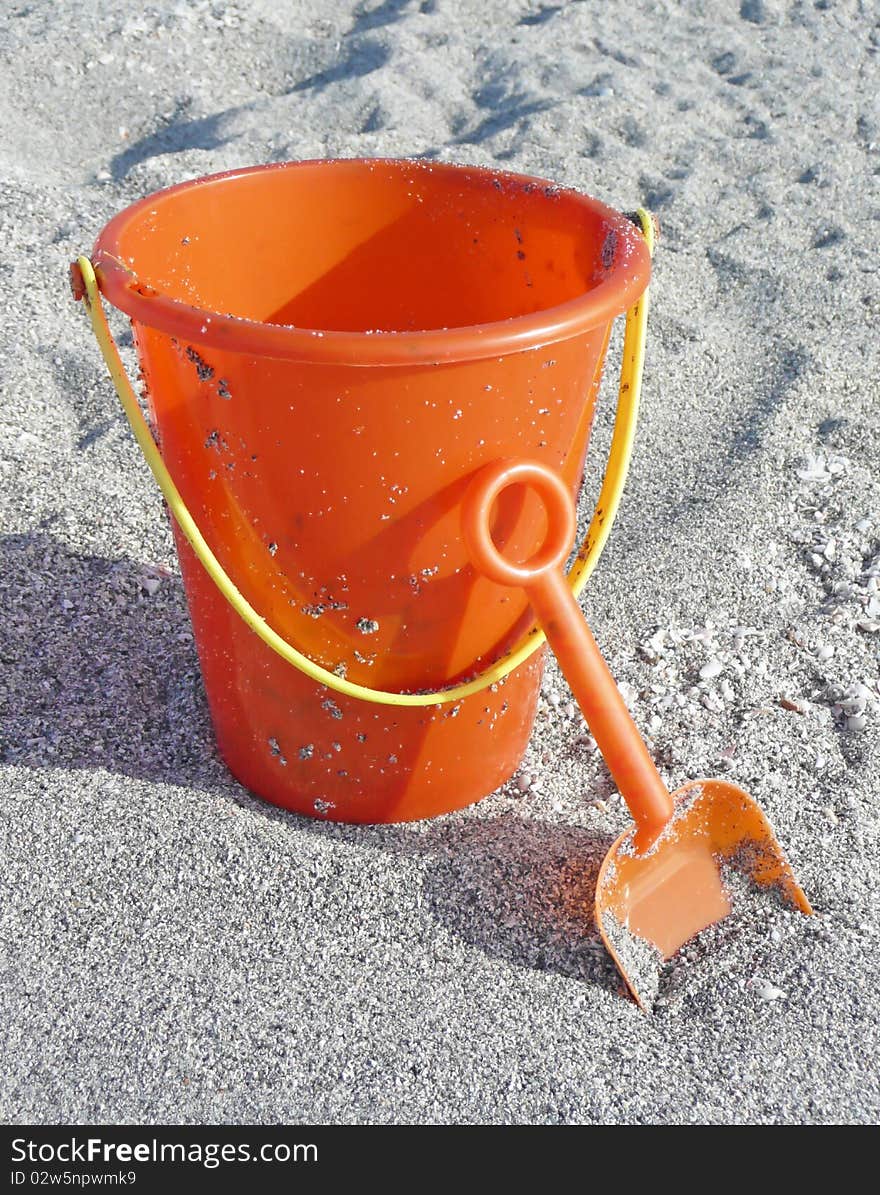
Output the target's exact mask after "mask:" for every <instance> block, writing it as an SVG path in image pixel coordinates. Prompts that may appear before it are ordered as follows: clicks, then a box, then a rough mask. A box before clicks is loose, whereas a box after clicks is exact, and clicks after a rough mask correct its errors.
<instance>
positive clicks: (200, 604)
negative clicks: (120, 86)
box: [93, 160, 650, 821]
mask: <svg viewBox="0 0 880 1195" xmlns="http://www.w3.org/2000/svg"><path fill="white" fill-rule="evenodd" d="M93 260H94V263H95V266H96V272H97V274H98V278H99V282H100V285H101V289H102V291H103V293H104V294H105V296H106V297H107V298H108V299H109V300H110V301H111V302H113V303H114V304H115V305H116V306H117V307H119V308H120V309H121V310H123V311H125V312H126V313H127V314H128V315H129V316H131V317H132V322H133V327H134V333H135V339H136V345H137V349H138V353H139V356H140V362H141V368H142V371H143V375H144V379H145V383H146V389H147V397H148V403H149V408H150V414H151V419H152V423H153V426H154V428H155V432H156V435H157V438H158V441H159V444H160V447H161V451H162V454H163V457H164V459H165V462H166V464H167V466H168V468H169V469H170V471H171V473H172V475H173V476H174V478H175V480H176V482H177V485H178V487H179V489H180V491H181V494H182V497H183V499H184V500H185V502H186V504H187V505H188V506H189V508H190V510H191V511H192V513H193V515H194V516H195V517H196V519H197V520H198V522H199V524H200V526H201V528H202V530H203V532H204V534H205V536H206V538H207V539H208V541H209V543H210V544H211V546H212V548H213V550H214V552H215V553H216V555H217V557H218V558H219V560H220V562H221V564H222V565H223V567H224V568H225V569H226V570H227V571H228V572H229V573H230V575H231V576H232V577H233V578H234V580H235V582H236V584H237V585H238V587H239V588H240V589H241V591H242V593H243V594H244V596H245V597H246V598H247V600H248V601H249V602H250V603H251V604H252V605H253V606H254V607H255V608H256V609H257V610H259V611H260V613H261V614H262V615H263V616H264V617H265V618H266V619H267V621H268V622H269V623H270V625H272V626H273V627H274V628H275V629H276V630H277V631H278V632H279V634H281V635H283V636H284V637H285V638H286V639H288V640H289V641H290V642H292V643H294V644H296V645H297V646H298V647H299V648H300V649H301V650H302V651H304V652H305V653H306V654H307V655H309V656H311V657H312V658H313V659H315V660H317V661H318V662H320V663H322V664H323V665H324V666H325V667H328V668H331V669H341V670H345V674H346V675H347V676H349V677H350V678H352V679H354V680H356V681H358V682H360V683H363V684H368V685H371V686H374V687H381V688H386V689H391V690H395V689H397V690H419V689H428V688H436V687H443V686H444V685H446V684H450V683H453V682H455V681H457V680H460V679H464V678H466V677H468V676H470V675H472V674H474V673H475V672H477V671H478V670H479V669H480V668H481V667H483V666H484V665H485V664H486V663H489V662H491V661H493V660H495V659H498V658H499V657H500V656H502V655H503V654H504V653H505V652H506V651H507V650H509V649H510V648H511V647H512V646H513V645H514V644H515V643H516V641H517V640H518V639H519V638H520V637H521V636H522V635H523V634H524V633H525V631H526V630H527V629H528V627H529V625H530V621H531V612H530V609H529V605H528V600H527V598H526V596H525V595H524V594H519V593H512V592H511V591H510V589H509V588H508V587H506V586H502V585H498V584H496V583H494V582H492V581H490V580H488V579H487V578H485V577H482V576H479V575H478V574H477V573H476V572H475V571H474V569H473V567H472V566H471V564H470V561H469V558H468V556H467V552H466V549H465V546H464V543H463V541H462V536H461V528H460V507H461V500H462V497H463V494H464V492H465V489H466V488H467V485H468V481H469V479H470V477H471V476H472V475H473V473H474V471H475V470H477V469H479V468H480V467H481V466H483V465H485V463H486V462H488V461H492V460H495V459H497V458H498V457H499V456H506V455H510V454H512V453H513V454H528V455H529V456H533V457H536V458H538V459H539V460H542V461H544V462H545V463H546V464H547V465H548V466H550V467H551V468H552V469H553V470H555V471H558V472H559V474H560V475H561V476H562V478H563V479H564V484H565V485H566V487H567V489H568V492H569V495H573V494H574V493H576V491H577V488H578V486H579V484H580V480H581V474H582V470H583V464H584V456H585V453H586V449H587V442H588V437H589V429H590V425H591V421H592V416H593V408H594V404H595V399H596V392H597V389H598V385H599V380H600V376H601V370H602V364H603V358H604V351H605V346H606V344H607V338H608V331H609V324H610V320H611V319H612V318H613V317H614V316H616V315H617V314H620V313H622V312H623V311H624V310H625V309H626V308H627V307H628V306H629V305H631V303H632V302H633V300H634V299H635V297H637V295H638V294H639V293H640V292H641V290H643V289H644V287H645V285H646V284H647V281H648V275H649V272H650V262H649V259H648V254H647V250H646V248H645V245H644V241H643V239H642V238H641V236H640V234H639V233H638V232H637V231H636V229H635V228H633V227H632V226H631V225H630V224H629V222H628V221H627V220H626V219H625V218H624V217H622V216H620V215H619V214H618V213H616V212H613V211H612V210H611V209H608V208H606V207H605V206H604V205H602V204H599V203H597V202H596V201H594V200H590V199H588V198H586V197H584V196H581V195H578V194H575V193H573V192H567V191H560V190H559V188H555V187H553V186H552V185H550V184H547V183H545V182H543V181H542V180H536V179H527V178H523V177H520V176H512V175H505V174H497V173H495V172H492V171H488V170H480V169H471V168H461V167H453V166H445V165H443V166H441V165H434V164H425V163H412V162H397V161H358V160H351V161H338V162H307V163H300V164H292V165H286V166H280V167H265V168H259V169H256V170H251V171H243V172H238V173H232V174H228V175H222V176H216V177H214V178H212V179H207V180H200V181H197V182H194V183H187V184H184V185H182V186H180V187H175V188H171V189H170V190H169V191H166V192H161V193H159V194H157V195H153V196H150V197H149V198H147V199H145V200H143V201H141V202H140V203H138V204H136V205H134V207H132V208H129V209H128V210H127V211H125V212H123V213H121V214H120V215H119V216H117V217H116V218H115V219H114V220H113V221H112V222H111V223H110V224H109V225H108V226H107V228H106V229H105V230H104V232H103V233H102V234H101V236H100V237H99V238H98V242H97V244H96V246H95V251H94V255H93ZM499 511H500V514H499V517H500V519H501V520H502V523H503V526H504V531H505V537H506V541H507V542H508V543H509V544H510V545H511V547H512V550H514V551H515V552H519V553H521V554H522V555H523V556H527V555H529V554H530V553H531V552H532V551H533V550H534V548H535V547H536V546H537V545H538V544H539V543H540V541H541V539H542V537H543V534H544V515H543V510H542V507H541V504H540V502H538V500H537V499H536V498H535V497H534V495H530V494H526V493H521V494H514V493H510V494H507V495H505V496H504V498H503V499H502V501H501V502H500V503H499ZM177 539H178V551H179V554H180V560H181V568H182V572H183V577H184V582H185V585H186V590H187V597H188V600H189V605H190V611H191V615H192V620H193V627H194V631H195V637H196V643H197V647H198V651H199V656H200V661H201V666H202V673H203V677H204V680H205V687H206V691H207V695H208V701H209V704H210V707H211V713H212V717H213V720H214V725H215V730H216V734H217V739H218V743H219V746H220V750H221V752H222V753H223V755H224V757H225V759H226V761H227V762H228V764H229V766H230V768H231V769H232V771H233V772H234V773H235V774H236V776H237V777H238V778H239V779H240V780H241V781H242V782H243V783H244V784H246V785H247V786H248V787H249V788H251V789H252V790H253V791H254V792H256V793H258V794H260V795H261V796H264V797H266V798H268V799H269V800H272V801H274V802H276V803H277V804H280V805H283V806H284V807H286V808H288V809H292V810H296V811H298V812H302V813H308V814H312V815H317V816H321V817H326V818H331V819H336V820H345V821H399V820H409V819H412V818H419V817H426V816H430V815H432V814H436V813H440V812H445V811H447V810H450V809H454V808H458V807H460V806H462V805H466V804H469V803H471V802H473V801H475V800H477V799H479V798H480V797H482V796H484V795H486V794H487V793H489V792H491V791H492V790H493V789H494V788H496V787H497V786H498V785H499V784H500V783H502V782H503V781H504V780H505V779H506V778H507V777H508V776H509V775H510V774H511V773H512V772H513V771H514V770H515V768H516V767H517V765H518V763H519V760H520V758H521V756H522V753H523V751H524V749H525V745H526V742H527V740H528V736H529V734H530V731H531V726H532V721H533V717H534V707H535V702H536V699H537V691H538V686H539V683H540V674H541V661H540V658H534V657H533V658H532V659H531V660H529V661H528V662H526V663H525V664H524V665H522V666H521V667H520V668H518V669H517V670H516V671H515V672H514V673H512V674H511V675H510V676H509V677H508V679H507V681H506V682H505V683H504V684H499V685H498V686H497V688H495V689H494V691H493V690H487V691H484V692H481V693H478V694H475V695H474V696H472V697H469V698H467V699H466V700H464V701H463V702H461V703H460V704H459V705H458V706H446V707H442V708H439V707H438V708H436V709H435V708H433V707H432V708H428V709H419V708H399V709H398V708H393V707H386V706H379V705H368V704H365V703H363V702H360V701H358V700H355V699H351V698H345V697H343V696H341V695H337V694H331V693H328V692H327V691H326V690H324V689H323V688H322V687H321V686H319V685H317V684H315V683H314V682H313V681H311V680H309V679H308V678H306V677H304V676H302V675H301V674H300V673H298V672H297V671H296V670H294V669H293V668H292V667H290V666H289V665H287V664H286V663H284V662H283V661H281V660H280V659H278V657H276V656H275V655H274V654H273V653H272V652H271V651H270V650H269V649H268V648H267V647H266V646H264V645H263V644H262V643H261V642H260V641H259V640H258V639H257V637H256V636H255V635H254V634H253V633H252V632H251V631H250V630H248V628H247V627H246V626H244V624H243V623H241V622H240V620H239V619H238V618H237V616H236V615H235V614H234V613H233V612H232V611H231V610H230V609H229V607H228V606H227V605H226V603H225V601H224V600H223V598H221V597H220V595H219V594H218V593H217V591H216V590H215V588H214V586H213V584H212V583H211V582H210V581H209V580H208V578H207V577H206V575H205V574H204V572H203V570H202V568H201V566H200V565H199V564H198V563H197V562H196V561H195V559H194V557H193V555H192V553H191V550H190V548H189V547H188V545H187V544H186V543H185V541H184V540H183V537H182V536H180V535H178V537H177Z"/></svg>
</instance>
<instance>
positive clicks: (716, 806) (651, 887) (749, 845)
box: [596, 780, 812, 1003]
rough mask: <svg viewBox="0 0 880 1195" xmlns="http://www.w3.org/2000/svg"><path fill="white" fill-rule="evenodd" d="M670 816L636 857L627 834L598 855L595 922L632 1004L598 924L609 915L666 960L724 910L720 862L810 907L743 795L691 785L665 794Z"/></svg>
mask: <svg viewBox="0 0 880 1195" xmlns="http://www.w3.org/2000/svg"><path fill="white" fill-rule="evenodd" d="M673 800H674V803H675V814H674V815H673V817H672V819H671V820H670V822H669V825H668V826H667V828H666V829H665V830H664V831H663V833H662V834H661V836H660V837H659V839H658V840H657V841H656V842H655V843H654V845H653V847H652V848H651V849H650V850H649V851H647V852H646V853H644V854H640V853H639V851H638V850H637V849H636V847H635V845H634V841H633V832H632V831H631V830H629V831H627V832H626V833H625V834H622V835H621V836H620V838H618V839H617V841H616V842H615V843H614V845H613V846H612V848H611V850H610V851H609V852H608V854H607V855H606V856H605V860H604V862H603V864H602V868H601V870H600V872H599V878H598V881H597V884H596V921H597V925H598V927H599V931H600V933H601V934H602V937H603V939H604V941H605V945H606V946H607V947H608V950H609V952H610V953H611V955H612V957H613V958H614V960H615V962H616V963H617V966H618V968H619V969H620V971H621V973H622V974H623V976H624V979H625V980H626V981H627V984H628V985H629V987H630V990H631V991H632V993H633V995H634V996H635V998H636V1000H638V1001H639V1003H641V998H640V995H639V992H638V990H637V987H636V983H635V980H634V978H633V977H632V976H631V975H629V974H627V970H626V964H625V960H623V959H621V958H620V957H619V955H618V953H617V951H616V950H615V948H614V945H613V943H612V942H611V941H610V940H609V938H608V937H607V936H606V934H605V930H604V928H603V920H604V916H605V914H606V913H611V914H612V915H613V916H614V917H615V918H616V920H617V921H618V922H619V923H620V925H622V926H623V927H625V928H626V929H627V930H628V931H629V932H630V933H631V934H633V935H635V936H636V937H639V938H642V939H644V940H645V941H647V942H650V943H651V944H652V945H653V946H655V947H656V948H657V950H658V951H659V953H660V954H661V955H662V957H663V958H670V957H671V956H672V955H673V954H675V952H676V951H677V950H678V949H679V947H681V946H682V945H683V944H684V943H685V942H687V941H688V940H689V939H690V938H692V937H693V936H694V934H697V933H699V932H700V931H701V930H703V929H706V928H707V927H708V926H709V925H712V924H713V923H714V922H716V921H720V920H721V919H722V918H723V917H726V916H727V915H728V914H729V913H730V912H731V901H730V896H729V893H728V892H727V890H726V889H725V886H724V882H723V877H722V873H721V868H722V866H723V865H724V864H725V863H726V864H728V865H730V866H731V867H733V868H734V869H736V870H737V871H739V872H741V873H742V874H744V875H747V876H748V877H749V878H750V879H751V880H752V882H753V883H754V884H756V885H757V886H759V887H763V888H774V887H775V888H778V889H779V890H780V892H781V894H782V896H783V897H784V898H785V899H786V900H787V901H788V903H789V904H791V905H792V906H793V907H794V908H796V909H799V910H800V911H801V912H802V913H805V914H810V913H812V909H811V907H810V902H809V901H808V900H807V897H806V895H805V894H804V892H803V890H802V888H801V887H800V885H799V884H798V882H797V880H796V879H795V876H794V872H793V871H792V869H791V865H790V864H789V862H788V860H787V859H786V858H785V855H784V853H783V850H782V847H781V846H780V845H779V842H778V841H777V839H776V836H775V834H774V833H773V829H772V827H771V825H770V823H769V822H768V821H767V818H766V817H765V816H764V814H763V813H762V812H761V809H760V808H759V806H758V805H757V803H756V802H755V801H754V800H753V798H752V797H750V796H749V795H748V793H745V792H743V790H742V789H741V788H738V787H737V786H736V785H735V784H729V783H728V782H727V781H725V780H693V781H691V782H690V783H689V784H686V785H684V786H683V787H682V788H680V789H677V790H676V792H675V793H674V794H673Z"/></svg>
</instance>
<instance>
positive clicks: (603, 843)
mask: <svg viewBox="0 0 880 1195" xmlns="http://www.w3.org/2000/svg"><path fill="white" fill-rule="evenodd" d="M267 816H268V817H270V818H273V819H275V820H279V821H282V822H284V823H286V824H289V825H292V826H295V828H296V829H297V830H299V831H300V832H303V831H305V832H307V833H311V834H317V835H319V836H320V837H321V838H329V839H330V840H332V841H341V842H345V843H350V844H351V845H353V846H354V845H357V846H358V847H361V848H362V847H364V846H368V847H370V848H372V849H373V850H375V851H378V852H381V853H382V854H386V855H392V856H399V857H402V858H409V859H411V858H420V859H422V860H424V863H425V866H424V870H423V872H422V877H421V881H420V884H421V889H420V895H421V905H422V907H423V909H425V911H426V912H427V913H428V915H429V917H430V919H431V920H432V921H433V922H435V923H436V924H437V925H438V926H440V927H442V928H443V929H444V930H445V931H446V932H447V933H449V934H451V935H452V936H453V937H455V938H457V939H459V940H460V941H462V942H465V943H467V944H468V945H469V946H472V947H474V948H475V949H477V950H479V951H480V952H481V953H482V954H485V955H487V956H488V957H489V958H493V959H498V960H499V961H502V962H505V963H509V964H513V965H514V966H517V967H521V968H523V969H525V970H530V971H543V972H548V973H551V974H556V975H560V976H563V977H564V978H566V979H573V980H577V981H579V982H582V983H587V984H591V985H595V986H599V987H603V988H605V989H606V990H608V991H612V992H617V993H619V992H620V991H621V981H620V977H619V975H618V973H617V970H616V969H615V967H614V964H613V963H612V961H611V959H610V957H609V956H608V954H607V952H606V950H605V947H604V945H603V943H602V940H601V938H600V937H599V932H598V930H597V928H596V924H595V918H594V912H593V902H594V899H595V892H596V881H597V878H598V874H599V868H600V866H601V863H602V860H603V858H604V857H605V854H606V852H607V851H608V849H609V847H610V846H611V844H612V842H613V836H612V835H610V834H601V833H598V832H596V831H594V830H588V829H585V828H583V827H580V826H572V825H569V824H548V823H546V822H541V821H537V820H534V819H532V818H529V817H526V816H523V815H522V814H519V813H501V814H497V815H491V816H487V817H482V816H478V815H475V814H474V812H473V811H471V812H466V813H464V814H461V813H459V814H453V815H449V816H447V817H442V818H438V819H436V820H434V821H431V822H421V823H416V824H409V825H392V826H345V825H341V824H338V823H337V824H334V823H327V822H318V821H313V820H312V819H309V818H301V817H298V816H296V815H294V814H288V813H285V812H283V811H281V810H278V809H269V810H267Z"/></svg>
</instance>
